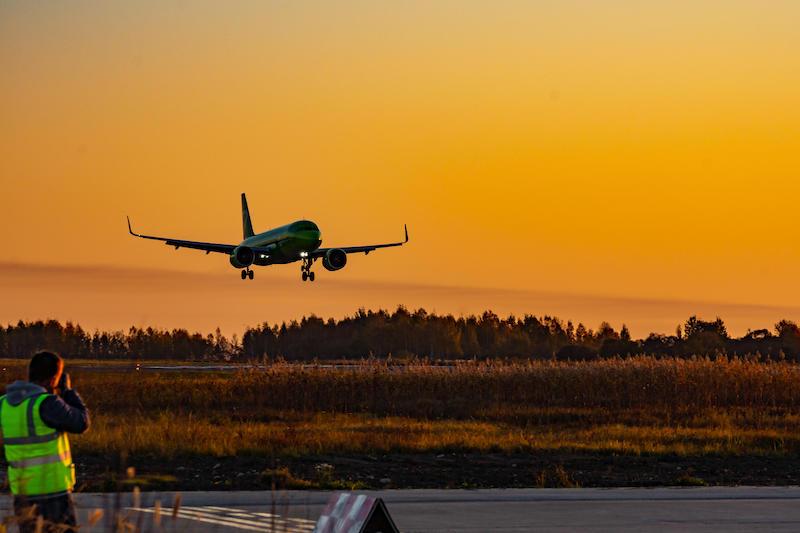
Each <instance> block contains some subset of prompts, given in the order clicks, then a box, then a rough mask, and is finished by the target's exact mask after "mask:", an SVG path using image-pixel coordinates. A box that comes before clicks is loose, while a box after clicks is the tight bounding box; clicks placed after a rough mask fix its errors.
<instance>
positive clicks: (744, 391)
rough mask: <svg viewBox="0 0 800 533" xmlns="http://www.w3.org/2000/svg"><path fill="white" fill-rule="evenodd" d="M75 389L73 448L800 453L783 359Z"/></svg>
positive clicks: (157, 380) (212, 379) (104, 376)
mask: <svg viewBox="0 0 800 533" xmlns="http://www.w3.org/2000/svg"><path fill="white" fill-rule="evenodd" d="M18 370H19V369H16V370H15V369H11V370H10V371H9V372H8V373H10V374H13V373H14V372H18ZM74 382H75V384H76V386H77V387H78V389H79V390H80V392H81V394H82V395H83V396H84V397H85V398H86V400H87V401H88V402H89V404H90V406H91V407H92V409H93V416H94V427H93V429H92V431H91V432H90V433H88V434H87V435H85V436H81V437H78V438H76V439H75V446H76V448H77V450H78V452H79V453H93V454H112V453H114V454H115V453H120V451H127V452H128V454H129V456H131V457H135V456H136V455H139V454H149V455H153V456H160V457H172V456H176V455H210V456H226V455H236V454H257V455H305V454H324V453H355V454H371V453H392V452H398V453H415V452H436V453H439V452H447V451H456V450H459V451H461V450H463V451H467V450H469V451H480V452H535V451H536V450H563V451H580V452H597V453H620V454H651V453H652V454H667V453H669V454H678V455H696V454H781V455H782V454H795V453H797V452H798V451H800V409H799V408H798V406H800V403H798V402H799V401H800V367H798V366H797V365H793V364H789V363H760V362H755V361H750V360H739V359H736V360H728V359H726V358H720V359H719V360H716V361H714V360H709V359H695V360H673V359H669V360H658V359H654V358H647V357H638V358H633V359H627V360H608V361H599V362H591V363H551V362H531V363H524V364H523V363H516V364H498V363H494V364H479V363H476V364H460V365H457V366H455V367H437V366H432V365H425V364H414V365H408V366H404V367H402V368H397V367H388V366H386V365H384V364H381V363H365V364H363V365H360V366H358V367H353V368H348V369H345V370H341V369H329V368H308V367H306V368H304V367H302V366H298V365H289V364H277V365H271V366H268V367H265V368H263V369H259V370H253V371H241V372H234V373H217V374H209V373H200V372H189V373H184V374H181V373H177V372H167V373H162V374H157V373H144V372H141V373H137V372H108V373H105V372H102V373H101V372H83V373H78V375H76V376H75V377H74Z"/></svg>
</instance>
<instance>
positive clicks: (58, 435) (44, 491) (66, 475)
mask: <svg viewBox="0 0 800 533" xmlns="http://www.w3.org/2000/svg"><path fill="white" fill-rule="evenodd" d="M48 396H52V395H50V394H39V395H37V396H31V397H29V398H26V399H25V400H24V401H23V402H22V403H20V404H19V405H11V404H10V403H9V402H8V400H7V399H6V397H5V396H3V397H2V398H0V426H2V430H3V446H4V447H5V452H6V461H8V483H9V485H10V486H11V492H12V493H13V494H14V495H24V496H49V495H53V496H55V495H58V494H63V493H66V492H69V491H71V490H72V487H73V486H74V485H75V465H73V464H72V455H71V454H70V450H69V439H67V434H66V433H64V432H62V431H56V430H55V429H53V428H51V427H49V426H47V425H45V423H44V421H42V417H41V416H39V406H40V405H41V404H42V402H43V401H44V399H45V398H47V397H48Z"/></svg>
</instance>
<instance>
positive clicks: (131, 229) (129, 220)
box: [125, 215, 141, 237]
mask: <svg viewBox="0 0 800 533" xmlns="http://www.w3.org/2000/svg"><path fill="white" fill-rule="evenodd" d="M125 218H127V219H128V233H130V234H131V235H133V236H134V237H141V235H139V234H138V233H134V232H133V228H132V227H131V217H129V216H127V215H126V216H125Z"/></svg>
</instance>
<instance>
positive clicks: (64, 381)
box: [58, 372, 72, 392]
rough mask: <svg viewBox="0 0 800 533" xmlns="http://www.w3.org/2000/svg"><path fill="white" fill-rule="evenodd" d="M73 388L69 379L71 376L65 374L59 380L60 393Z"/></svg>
mask: <svg viewBox="0 0 800 533" xmlns="http://www.w3.org/2000/svg"><path fill="white" fill-rule="evenodd" d="M71 388H72V380H71V379H70V378H69V374H68V373H66V372H64V373H62V374H61V379H59V380H58V390H59V392H64V391H65V390H69V389H71Z"/></svg>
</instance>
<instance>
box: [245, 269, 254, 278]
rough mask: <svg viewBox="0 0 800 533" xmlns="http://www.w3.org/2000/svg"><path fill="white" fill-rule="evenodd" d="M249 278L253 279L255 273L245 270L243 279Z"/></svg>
mask: <svg viewBox="0 0 800 533" xmlns="http://www.w3.org/2000/svg"><path fill="white" fill-rule="evenodd" d="M247 278H250V279H253V271H252V270H250V269H249V268H245V269H244V270H242V279H247Z"/></svg>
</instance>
